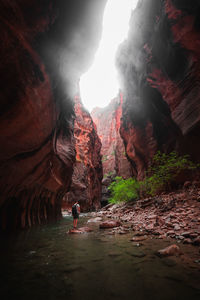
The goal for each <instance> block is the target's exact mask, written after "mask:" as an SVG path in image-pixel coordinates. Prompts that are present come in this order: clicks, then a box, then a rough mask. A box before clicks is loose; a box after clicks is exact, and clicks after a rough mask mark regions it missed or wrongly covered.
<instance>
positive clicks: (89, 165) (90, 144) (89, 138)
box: [63, 96, 103, 211]
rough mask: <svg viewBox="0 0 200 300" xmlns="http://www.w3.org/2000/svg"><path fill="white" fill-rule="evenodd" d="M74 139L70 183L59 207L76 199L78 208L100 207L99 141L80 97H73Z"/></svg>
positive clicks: (70, 203) (70, 204)
mask: <svg viewBox="0 0 200 300" xmlns="http://www.w3.org/2000/svg"><path fill="white" fill-rule="evenodd" d="M74 138H75V149H76V163H75V165H74V173H73V176H72V185H71V188H70V192H68V193H67V194H66V195H65V197H64V201H63V207H65V208H67V207H71V206H72V203H73V202H74V201H77V200H79V201H80V206H81V211H84V210H86V211H88V210H92V209H98V208H100V200H101V180H102V177H103V175H102V162H101V154H100V151H101V142H100V139H99V137H98V135H97V132H96V127H95V125H94V123H93V120H92V118H91V116H90V114H89V113H88V112H87V110H86V109H85V108H84V107H83V105H82V103H81V100H80V97H79V96H77V97H76V98H75V121H74Z"/></svg>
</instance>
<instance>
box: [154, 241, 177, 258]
mask: <svg viewBox="0 0 200 300" xmlns="http://www.w3.org/2000/svg"><path fill="white" fill-rule="evenodd" d="M156 254H157V255H158V256H160V257H165V256H173V255H180V254H182V252H181V250H180V248H179V246H177V245H176V244H173V245H170V246H168V247H166V248H164V249H161V250H159V251H158V252H157V253H156Z"/></svg>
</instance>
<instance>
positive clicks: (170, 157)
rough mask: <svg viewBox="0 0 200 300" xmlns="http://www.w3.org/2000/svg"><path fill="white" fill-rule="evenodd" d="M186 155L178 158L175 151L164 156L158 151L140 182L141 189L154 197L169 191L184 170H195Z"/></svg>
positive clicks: (195, 166) (195, 167) (194, 166)
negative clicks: (163, 191)
mask: <svg viewBox="0 0 200 300" xmlns="http://www.w3.org/2000/svg"><path fill="white" fill-rule="evenodd" d="M197 167H198V165H197V164H196V165H195V164H194V163H193V162H192V161H191V160H190V159H189V156H188V155H183V156H179V155H178V154H177V153H176V152H175V151H173V152H171V153H169V154H165V153H161V152H160V151H158V152H157V153H156V154H155V156H154V157H153V162H152V166H151V167H150V168H149V169H148V170H147V173H146V178H145V179H144V180H143V182H141V189H142V190H144V191H145V192H146V194H147V195H151V196H153V195H155V194H156V193H158V192H159V191H161V190H165V189H169V188H170V185H171V183H172V182H173V181H174V180H175V179H176V178H177V177H178V175H179V174H180V173H181V172H182V171H184V170H196V169H197Z"/></svg>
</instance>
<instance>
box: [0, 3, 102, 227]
mask: <svg viewBox="0 0 200 300" xmlns="http://www.w3.org/2000/svg"><path fill="white" fill-rule="evenodd" d="M72 2H73V5H72ZM74 4H75V5H74ZM76 4H77V5H76ZM104 5H105V1H104V0H102V1H92V3H91V1H87V0H86V1H84V3H83V1H76V0H75V1H71V0H69V1H62V0H58V1H52V0H47V1H38V0H36V1H32V0H30V1H24V0H21V1H16V0H8V1H4V0H2V1H1V2H0V12H1V24H0V34H1V49H0V71H1V89H0V100H1V102H0V108H1V116H0V131H1V135H0V144H1V153H0V228H3V229H6V228H10V229H13V228H16V227H22V228H24V227H25V226H32V225H34V224H36V223H39V224H40V223H44V222H46V221H48V220H51V219H57V218H60V217H61V202H62V198H63V195H64V194H65V193H66V192H67V191H68V189H69V186H70V183H71V176H72V172H73V164H74V161H75V147H74V142H73V138H72V137H73V118H72V116H73V101H72V97H71V95H72V92H73V91H74V86H73V85H75V83H76V82H77V80H78V78H79V77H80V74H81V73H83V72H84V70H85V68H87V64H88V63H90V59H91V57H92V55H93V54H94V51H95V47H96V46H97V41H98V39H99V34H100V31H101V19H102V12H103V7H104ZM77 7H78V8H77ZM87 8H90V9H91V10H93V9H95V8H96V9H97V12H96V15H95V18H93V14H89V15H88V10H87ZM79 11H81V15H80V14H79V13H77V12H79ZM91 24H93V26H91ZM74 28H75V30H74ZM93 28H95V31H94V30H93ZM79 30H80V31H81V35H80V38H79V44H77V34H78V32H79ZM86 32H87V41H86V39H85V37H84V34H85V33H86ZM82 47H83V48H82ZM89 48H90V49H89ZM83 49H84V51H83ZM87 49H89V50H87ZM75 53H76V55H75ZM88 57H89V59H88ZM69 62H70V63H69ZM69 79H70V80H69ZM91 172H92V171H91Z"/></svg>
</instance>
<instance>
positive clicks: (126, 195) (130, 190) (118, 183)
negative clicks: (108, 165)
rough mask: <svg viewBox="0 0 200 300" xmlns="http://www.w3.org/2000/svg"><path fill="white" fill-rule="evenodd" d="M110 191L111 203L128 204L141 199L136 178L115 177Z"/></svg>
mask: <svg viewBox="0 0 200 300" xmlns="http://www.w3.org/2000/svg"><path fill="white" fill-rule="evenodd" d="M108 189H109V191H110V192H111V198H110V199H109V202H110V203H119V202H126V201H131V200H136V199H138V198H139V182H138V181H137V180H135V179H134V178H129V179H123V178H122V177H115V179H114V181H113V182H112V183H111V184H110V186H109V188H108Z"/></svg>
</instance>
